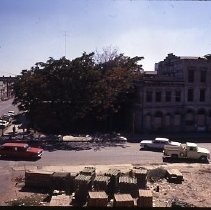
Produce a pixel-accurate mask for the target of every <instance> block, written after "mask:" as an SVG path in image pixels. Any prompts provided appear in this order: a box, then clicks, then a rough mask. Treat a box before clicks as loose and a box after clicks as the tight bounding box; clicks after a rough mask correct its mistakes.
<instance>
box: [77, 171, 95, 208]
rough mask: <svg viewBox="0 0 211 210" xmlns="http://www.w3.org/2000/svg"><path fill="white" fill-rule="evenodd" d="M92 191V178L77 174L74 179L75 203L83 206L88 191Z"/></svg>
mask: <svg viewBox="0 0 211 210" xmlns="http://www.w3.org/2000/svg"><path fill="white" fill-rule="evenodd" d="M91 189H92V177H91V176H86V175H83V174H79V175H78V176H76V177H75V201H76V203H79V204H83V203H85V202H86V198H87V195H88V191H90V190H91Z"/></svg>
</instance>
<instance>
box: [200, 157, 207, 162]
mask: <svg viewBox="0 0 211 210" xmlns="http://www.w3.org/2000/svg"><path fill="white" fill-rule="evenodd" d="M199 161H200V162H202V163H206V162H208V159H207V157H206V156H201V157H200V158H199Z"/></svg>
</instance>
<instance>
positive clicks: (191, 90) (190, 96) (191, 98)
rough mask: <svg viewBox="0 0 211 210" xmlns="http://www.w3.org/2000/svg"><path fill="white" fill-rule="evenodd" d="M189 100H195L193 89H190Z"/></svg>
mask: <svg viewBox="0 0 211 210" xmlns="http://www.w3.org/2000/svg"><path fill="white" fill-rule="evenodd" d="M188 101H189V102H191V101H193V89H188Z"/></svg>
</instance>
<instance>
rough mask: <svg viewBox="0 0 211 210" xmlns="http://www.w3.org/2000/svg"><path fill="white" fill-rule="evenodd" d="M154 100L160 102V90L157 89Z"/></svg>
mask: <svg viewBox="0 0 211 210" xmlns="http://www.w3.org/2000/svg"><path fill="white" fill-rule="evenodd" d="M155 100H156V102H161V91H157V92H156V94H155Z"/></svg>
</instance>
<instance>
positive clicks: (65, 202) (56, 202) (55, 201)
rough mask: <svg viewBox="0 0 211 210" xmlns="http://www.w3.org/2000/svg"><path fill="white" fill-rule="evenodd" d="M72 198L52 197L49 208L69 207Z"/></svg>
mask: <svg viewBox="0 0 211 210" xmlns="http://www.w3.org/2000/svg"><path fill="white" fill-rule="evenodd" d="M71 202H72V198H71V197H70V196H68V195H64V194H62V195H53V196H52V197H51V200H50V203H49V206H70V205H71Z"/></svg>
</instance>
